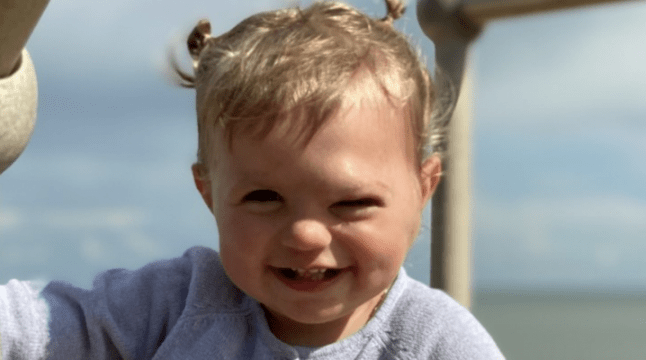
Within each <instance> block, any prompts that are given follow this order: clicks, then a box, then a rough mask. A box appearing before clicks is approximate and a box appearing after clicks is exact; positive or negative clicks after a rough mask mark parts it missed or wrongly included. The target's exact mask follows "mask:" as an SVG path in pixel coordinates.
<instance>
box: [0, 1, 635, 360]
mask: <svg viewBox="0 0 646 360" xmlns="http://www.w3.org/2000/svg"><path fill="white" fill-rule="evenodd" d="M349 2H350V3H351V4H353V5H354V6H356V7H358V8H360V9H362V10H364V11H365V12H367V13H369V14H371V15H373V16H376V17H381V16H383V15H384V14H385V6H384V4H383V1H381V0H355V1H349ZM293 3H294V2H293V1H292V2H288V1H279V0H248V1H245V2H222V1H213V0H212V1H205V0H184V1H181V2H180V1H173V0H156V1H152V0H136V1H133V0H112V1H109V2H98V1H78V0H76V1H73V0H51V3H50V4H49V6H48V8H47V10H46V11H45V14H44V15H43V17H42V19H41V21H40V23H39V25H38V26H37V28H36V30H35V32H34V34H33V35H32V37H31V39H30V42H29V44H28V46H27V47H28V49H29V51H30V53H31V55H32V58H33V60H34V63H35V66H36V71H37V74H38V81H39V109H38V120H37V124H36V128H35V132H34V135H33V137H32V139H31V142H30V145H29V146H28V147H27V149H26V150H25V152H24V153H23V155H22V156H21V157H20V159H19V160H18V161H17V162H16V163H15V164H14V165H12V166H11V167H10V168H9V169H8V170H7V171H6V172H5V173H4V174H3V175H2V176H0V283H6V282H7V281H8V280H9V279H11V278H18V279H22V280H30V279H31V280H39V281H48V280H52V279H61V280H66V281H70V282H72V283H73V284H76V285H78V286H83V287H88V286H91V281H92V278H93V277H94V275H96V273H97V272H99V271H102V270H105V269H109V268H115V267H125V268H137V267H139V266H142V265H143V264H145V263H148V262H150V261H153V260H156V259H161V258H169V257H176V256H179V255H181V254H182V253H183V251H184V250H186V249H187V248H188V247H190V246H194V245H205V246H210V247H213V248H217V247H218V238H217V231H216V226H215V223H214V221H213V219H212V217H211V216H210V213H209V212H208V210H207V209H206V207H205V206H204V205H203V203H202V200H201V199H200V198H199V196H198V193H197V192H196V191H195V190H194V187H193V181H192V178H191V174H190V165H191V164H192V162H193V161H194V159H195V151H196V139H197V136H196V124H195V121H196V120H195V114H194V112H195V110H194V97H193V92H192V91H191V90H186V89H180V88H176V87H173V86H172V85H170V82H169V81H168V80H167V77H166V75H165V74H166V71H167V70H166V69H167V62H166V55H167V50H168V48H169V46H170V45H172V44H175V45H178V47H177V52H178V54H180V56H181V57H182V58H184V60H185V58H186V56H185V48H184V37H185V36H186V35H187V34H188V32H189V31H190V30H191V29H192V27H193V26H194V25H195V23H196V22H197V21H198V20H199V19H200V18H204V17H208V18H209V19H210V20H211V24H212V25H213V33H214V34H219V33H222V32H225V31H227V30H229V29H230V28H231V27H233V26H234V25H235V24H237V23H238V22H239V21H240V20H242V19H243V18H245V17H247V16H249V15H251V14H253V13H255V12H258V11H263V10H270V9H275V8H279V7H285V6H287V5H291V4H293ZM303 3H304V5H306V4H308V3H309V2H307V1H304V2H303ZM644 19H646V2H643V1H637V2H628V3H620V4H616V5H605V6H599V7H594V8H587V9H579V10H572V11H563V12H559V13H551V14H544V15H540V16H533V17H525V18H517V19H513V20H505V21H499V22H495V23H492V24H490V25H488V26H487V27H486V29H485V31H484V32H483V34H482V35H481V37H480V38H479V39H478V40H477V41H476V42H475V44H474V46H473V47H472V48H471V50H472V51H471V59H470V60H471V65H472V71H473V80H474V82H475V87H474V96H473V99H474V119H473V129H472V136H473V142H474V143H473V179H472V182H473V194H474V203H473V225H474V227H473V307H472V311H473V312H474V313H475V315H476V317H478V318H479V319H480V321H481V322H482V323H483V324H484V325H485V327H486V328H487V329H488V330H489V331H490V332H491V334H492V336H493V337H494V339H495V340H496V341H497V343H498V344H499V346H500V347H501V349H502V350H503V353H505V355H506V356H507V357H508V358H509V359H644V358H646V355H645V354H646V341H645V340H644V339H646V260H645V257H646V241H644V239H645V238H646V186H644V184H646V155H644V154H646V67H645V66H644V64H646V45H645V44H646V22H645V21H644ZM396 26H397V27H398V28H399V29H401V30H402V31H403V32H405V33H407V34H409V35H410V36H411V38H412V41H413V43H414V44H416V45H417V46H419V47H420V48H421V52H422V53H423V54H424V56H425V57H426V58H427V59H429V60H428V62H429V65H432V59H433V57H434V49H433V45H432V43H431V42H430V41H429V40H428V39H427V38H426V37H425V36H423V35H422V33H421V31H420V29H419V26H418V24H417V20H416V16H415V3H414V1H412V0H411V1H410V2H409V9H408V12H407V13H406V15H405V17H404V18H403V19H400V20H398V21H397V22H396ZM185 63H187V62H185ZM427 212H428V211H427ZM425 216H426V219H427V220H426V222H425V226H424V229H423V231H422V232H421V234H420V239H419V240H418V242H417V244H416V245H415V248H414V249H413V250H412V252H411V255H410V256H409V259H408V260H407V262H406V267H407V269H408V271H409V273H410V274H411V275H412V276H413V277H415V278H417V279H419V280H420V281H423V282H425V283H428V281H429V265H430V264H429V260H428V259H429V251H430V250H429V240H428V239H429V232H428V227H429V226H430V225H429V221H428V213H427V214H426V215H425Z"/></svg>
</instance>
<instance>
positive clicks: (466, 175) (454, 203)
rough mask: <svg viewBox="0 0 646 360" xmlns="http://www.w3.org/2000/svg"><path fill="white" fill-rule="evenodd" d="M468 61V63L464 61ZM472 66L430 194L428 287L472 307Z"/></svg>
mask: <svg viewBox="0 0 646 360" xmlns="http://www.w3.org/2000/svg"><path fill="white" fill-rule="evenodd" d="M467 64H468V63H467ZM470 72H471V69H470V67H469V66H468V65H467V68H466V71H465V73H464V77H463V83H462V87H461V88H462V89H461V92H460V98H459V100H458V103H457V105H456V108H455V111H454V112H453V116H452V118H451V122H450V130H449V136H448V138H449V141H448V152H447V154H446V157H445V162H444V165H445V166H444V168H443V170H444V174H445V175H444V178H443V179H442V182H441V186H440V187H438V191H437V192H436V194H435V195H434V197H433V210H432V216H433V224H434V225H437V224H442V225H440V226H434V227H433V228H432V229H431V238H432V239H433V240H437V239H443V241H431V286H432V287H435V288H440V289H443V290H444V291H446V292H447V293H448V294H449V295H450V296H451V297H453V298H454V299H455V300H457V301H458V302H459V303H460V304H462V305H463V306H464V307H466V308H469V307H470V306H471V258H472V246H471V209H472V204H471V122H472V92H473V89H472V84H471V74H470Z"/></svg>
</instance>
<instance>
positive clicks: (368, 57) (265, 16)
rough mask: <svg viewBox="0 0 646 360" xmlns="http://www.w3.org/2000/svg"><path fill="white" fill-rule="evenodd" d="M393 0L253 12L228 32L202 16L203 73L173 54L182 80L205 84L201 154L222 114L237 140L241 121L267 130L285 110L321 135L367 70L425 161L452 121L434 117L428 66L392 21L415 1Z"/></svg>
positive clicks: (199, 94) (198, 43) (205, 159)
mask: <svg viewBox="0 0 646 360" xmlns="http://www.w3.org/2000/svg"><path fill="white" fill-rule="evenodd" d="M386 5H387V8H388V14H387V15H386V16H385V17H384V18H382V19H373V18H371V17H368V16H366V15H365V14H363V13H361V12H360V11H358V10H356V9H354V8H352V7H350V6H348V5H346V4H343V3H337V2H327V1H326V2H316V3H314V4H312V5H311V6H309V7H308V8H306V9H299V8H290V9H284V10H278V11H272V12H264V13H259V14H256V15H253V16H251V17H249V18H247V19H245V20H243V21H242V22H241V23H239V24H238V25H237V26H235V27H234V28H233V29H231V30H230V31H229V32H227V33H225V34H222V35H220V36H218V37H212V36H211V34H210V33H211V27H210V24H209V22H208V21H206V20H202V21H200V22H199V23H198V24H197V26H196V27H195V29H194V30H193V32H192V33H191V34H190V35H189V38H188V48H189V53H190V55H191V57H192V58H193V65H194V66H193V68H194V69H193V70H194V71H193V74H192V75H191V74H187V73H185V72H183V71H181V70H180V69H179V67H178V66H177V63H176V62H174V61H173V66H174V68H175V70H176V72H177V73H178V74H179V76H180V77H181V85H182V86H185V87H191V88H195V89H196V105H197V116H198V134H199V135H198V136H199V139H198V143H199V144H198V155H197V156H198V159H197V162H198V164H203V165H207V164H209V162H211V161H214V159H212V158H211V155H210V153H211V152H212V151H210V150H209V149H210V148H211V146H209V144H212V143H213V133H214V131H213V128H214V126H215V125H216V124H219V126H222V128H223V129H224V131H225V134H227V139H228V141H229V145H230V141H231V136H232V135H231V134H232V131H233V128H234V127H238V126H240V125H242V126H243V127H244V128H245V129H249V130H254V131H255V132H256V133H258V134H260V135H262V134H266V133H268V132H269V131H270V130H271V128H272V127H273V126H274V125H275V123H276V122H277V121H278V120H280V119H285V118H287V117H292V118H293V117H298V118H299V119H306V120H304V122H305V124H300V125H301V126H302V127H303V129H304V130H306V131H305V132H306V133H307V135H308V136H309V137H310V138H311V136H313V134H314V132H316V130H317V129H318V128H319V127H320V126H321V124H322V123H323V122H325V121H326V120H327V119H328V118H330V117H331V116H332V115H333V114H334V113H335V112H336V111H337V110H338V109H339V107H340V106H341V103H342V101H343V97H344V93H345V92H346V90H347V89H348V88H349V86H350V85H351V82H352V81H353V80H354V78H355V76H356V75H357V74H358V73H367V74H369V75H370V77H371V78H372V79H373V80H374V82H375V83H376V84H377V85H378V86H379V87H380V88H381V90H382V91H383V93H384V94H385V95H386V98H387V99H389V101H391V103H397V104H400V106H401V107H402V109H403V110H405V114H406V115H407V116H406V117H407V118H408V119H407V121H410V128H411V130H412V134H413V137H414V144H415V147H416V151H417V154H416V155H417V159H416V160H417V162H418V163H419V164H421V162H422V161H423V160H424V159H425V158H426V156H427V155H428V150H429V148H430V147H435V146H436V145H439V143H440V142H441V138H442V135H441V133H442V131H441V130H442V129H441V128H443V124H441V123H440V122H437V121H432V118H433V117H434V116H435V115H433V114H432V111H433V104H434V102H435V91H434V86H433V83H432V81H431V78H430V76H429V73H428V69H427V68H426V66H425V64H423V63H422V62H421V61H420V59H419V57H418V55H417V53H416V51H415V49H413V48H412V46H411V45H410V43H409V41H408V39H407V38H406V37H405V36H404V35H403V34H401V33H400V32H398V31H397V30H395V28H393V26H392V22H393V20H395V19H397V18H399V17H401V15H402V14H403V12H404V10H405V7H404V6H403V5H402V3H401V1H399V0H386ZM207 168H208V166H207Z"/></svg>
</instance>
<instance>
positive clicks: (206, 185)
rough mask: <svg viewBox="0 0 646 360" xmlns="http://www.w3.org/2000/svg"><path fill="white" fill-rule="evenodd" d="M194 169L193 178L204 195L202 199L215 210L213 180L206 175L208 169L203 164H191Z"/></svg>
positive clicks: (198, 189) (210, 208)
mask: <svg viewBox="0 0 646 360" xmlns="http://www.w3.org/2000/svg"><path fill="white" fill-rule="evenodd" d="M191 170H192V171H193V180H194V181H195V187H196V188H197V191H199V193H200V195H201V196H202V200H204V203H205V204H206V206H207V207H208V208H209V210H211V212H213V194H212V189H211V180H210V179H209V177H208V176H206V173H207V172H206V169H205V168H204V165H202V164H193V166H191Z"/></svg>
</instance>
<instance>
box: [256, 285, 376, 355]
mask: <svg viewBox="0 0 646 360" xmlns="http://www.w3.org/2000/svg"><path fill="white" fill-rule="evenodd" d="M384 297H385V293H384V294H383V296H379V297H376V298H375V299H372V300H370V301H369V302H368V303H367V304H366V305H367V306H364V307H360V308H357V309H356V310H355V311H354V312H353V313H352V314H350V315H349V316H345V317H342V318H339V319H335V320H333V321H330V322H327V323H322V324H303V323H299V322H296V321H293V320H292V319H289V318H286V317H284V316H281V315H277V314H275V313H273V312H271V311H269V310H268V309H266V308H264V307H263V309H264V310H265V317H266V318H267V323H268V324H269V329H270V330H271V332H272V333H273V334H274V336H276V337H277V338H278V339H279V340H281V341H282V342H284V343H286V344H289V345H292V346H303V347H321V346H324V345H328V344H332V343H334V342H337V341H339V340H342V339H345V338H347V337H349V336H351V335H352V334H354V333H356V332H357V331H359V330H360V329H361V328H363V326H364V325H365V324H366V323H367V322H368V321H369V320H370V319H371V318H372V316H373V315H374V313H375V312H376V310H377V309H378V307H379V306H380V305H381V302H382V301H383V298H384Z"/></svg>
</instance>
